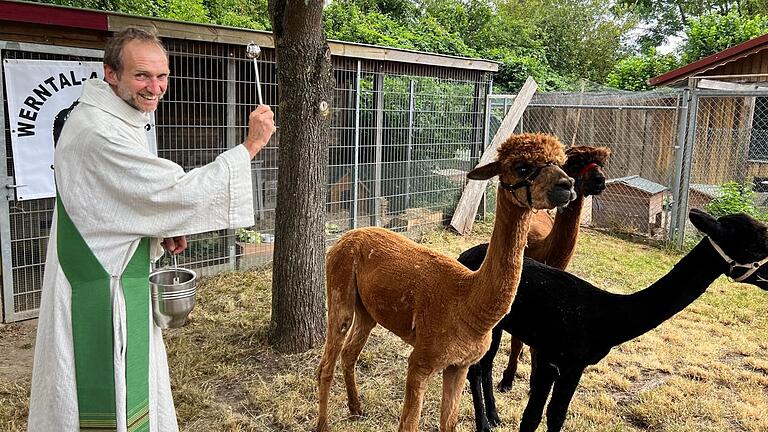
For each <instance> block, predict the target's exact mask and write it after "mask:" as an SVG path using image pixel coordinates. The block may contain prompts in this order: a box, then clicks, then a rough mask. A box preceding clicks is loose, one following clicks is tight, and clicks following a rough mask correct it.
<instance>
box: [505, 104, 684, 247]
mask: <svg viewBox="0 0 768 432" xmlns="http://www.w3.org/2000/svg"><path fill="white" fill-rule="evenodd" d="M681 95H682V94H681V92H680V91H668V92H646V93H634V92H614V93H594V92H593V93H544V94H536V95H535V96H534V98H533V100H532V101H531V103H530V104H529V105H528V107H527V109H526V110H525V112H524V114H523V117H522V119H521V121H520V123H519V124H518V126H517V128H516V129H515V131H516V132H542V133H550V134H553V135H555V136H557V137H558V138H559V139H560V140H561V141H562V142H563V144H565V145H566V147H570V146H573V145H588V146H593V147H598V146H604V147H608V148H610V149H611V156H610V158H609V159H608V161H607V163H606V165H605V167H604V170H605V174H606V178H607V182H606V186H607V187H606V190H605V191H604V192H603V193H602V194H601V195H600V196H597V197H594V198H592V199H591V200H589V199H588V201H587V202H586V203H585V206H584V210H583V217H582V220H583V221H584V222H585V223H587V224H591V225H593V226H596V227H601V228H607V229H612V230H620V231H630V232H635V233H641V234H644V235H649V236H654V237H661V238H663V237H664V236H665V235H666V233H667V232H668V230H669V228H670V218H669V203H670V199H671V198H670V189H671V183H672V177H673V176H672V174H673V165H674V164H673V160H674V149H675V146H676V145H677V141H678V134H677V132H676V131H677V130H678V128H679V122H680V121H681V119H680V109H679V107H680V104H681ZM513 100H514V96H509V95H492V96H491V99H490V101H491V104H490V106H491V109H490V115H491V117H490V133H491V134H494V133H495V132H496V130H497V129H498V127H499V124H500V122H501V119H502V118H503V116H504V114H505V113H506V112H507V111H508V109H509V107H511V105H512V101H513ZM491 136H492V135H491Z"/></svg>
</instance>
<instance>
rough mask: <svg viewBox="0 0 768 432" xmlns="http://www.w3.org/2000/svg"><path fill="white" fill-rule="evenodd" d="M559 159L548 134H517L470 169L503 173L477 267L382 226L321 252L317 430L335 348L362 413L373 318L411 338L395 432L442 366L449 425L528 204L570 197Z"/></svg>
mask: <svg viewBox="0 0 768 432" xmlns="http://www.w3.org/2000/svg"><path fill="white" fill-rule="evenodd" d="M564 159H565V155H564V153H563V146H562V144H561V143H560V142H559V141H558V140H557V139H556V138H554V137H552V136H550V135H538V134H526V135H515V136H512V137H510V138H509V139H507V141H506V142H504V143H503V144H502V145H501V146H500V147H499V151H498V157H497V160H496V161H495V162H492V163H490V164H487V165H484V166H482V167H479V168H476V169H474V170H472V171H471V172H470V173H469V174H468V175H467V176H468V177H469V178H471V179H475V180H486V179H489V178H491V177H493V176H496V175H498V176H499V180H500V186H499V189H498V193H497V204H496V222H495V225H494V229H493V234H492V235H491V242H490V246H489V250H488V257H487V259H486V260H485V261H484V262H483V265H482V267H481V268H480V269H479V270H478V271H477V272H472V271H469V270H467V269H466V268H465V267H464V266H462V265H461V264H459V263H458V261H456V260H455V259H453V258H450V257H448V256H445V255H442V254H439V253H436V252H434V251H431V250H429V249H427V248H426V247H423V246H421V245H418V244H416V243H414V242H412V241H411V240H409V239H407V238H406V237H404V236H402V235H399V234H395V233H393V232H390V231H387V230H384V229H381V228H361V229H356V230H352V231H350V232H348V233H347V234H345V235H344V236H342V237H341V238H340V239H339V241H338V243H337V244H336V245H334V247H333V248H331V250H330V251H329V252H328V255H327V257H326V272H327V275H326V283H327V290H328V337H327V340H326V342H325V350H324V352H323V356H322V359H321V361H320V366H319V368H318V387H319V398H320V404H319V412H318V421H317V430H318V431H319V432H322V431H326V430H328V393H329V391H330V385H331V380H332V379H333V370H334V367H335V365H336V360H337V358H338V356H339V354H341V358H342V360H341V362H342V368H343V371H344V381H345V384H346V388H347V398H348V400H349V409H350V411H351V412H352V414H353V415H360V414H362V409H361V406H360V400H359V397H358V391H357V385H356V383H355V364H356V362H357V358H358V356H359V355H360V351H361V350H362V348H363V346H364V345H365V343H366V341H367V340H368V335H369V334H370V332H371V330H372V329H373V328H374V327H375V326H376V324H381V325H382V326H383V327H385V328H386V329H388V330H390V331H391V332H392V333H394V334H396V335H397V336H399V337H400V338H401V339H402V340H403V341H405V342H406V343H408V344H410V345H412V346H413V351H412V352H411V355H410V357H409V358H408V375H407V379H406V391H405V401H404V403H403V411H402V414H401V416H400V426H399V428H398V430H399V431H417V430H418V425H419V417H420V414H421V406H422V401H423V397H424V392H425V390H426V387H427V380H428V378H430V377H431V376H432V375H434V374H435V373H436V372H439V371H442V372H443V396H442V406H441V415H440V430H441V431H453V430H454V429H455V426H456V422H457V418H458V404H459V397H460V395H461V391H462V389H463V387H464V381H465V379H466V375H467V369H468V367H469V365H471V364H473V363H475V362H477V361H478V360H479V359H480V357H481V356H482V355H483V354H484V353H485V352H486V350H487V349H488V347H489V344H490V340H491V335H490V331H491V329H492V328H493V327H494V326H495V325H496V323H497V322H498V321H499V320H500V319H501V318H502V317H503V316H504V315H505V314H506V313H507V312H508V311H509V308H510V305H511V304H512V299H513V297H514V295H515V291H516V290H517V285H518V283H519V280H520V273H521V271H522V260H523V248H524V247H525V238H526V235H527V233H528V228H529V224H530V218H531V215H532V214H533V209H540V208H554V207H556V206H562V205H565V204H567V203H568V202H569V201H570V200H571V199H573V198H575V193H574V191H573V180H572V179H571V178H569V177H568V176H567V175H566V174H565V173H564V172H563V171H562V170H561V169H560V168H558V165H562V164H563V162H564ZM345 341H346V342H345Z"/></svg>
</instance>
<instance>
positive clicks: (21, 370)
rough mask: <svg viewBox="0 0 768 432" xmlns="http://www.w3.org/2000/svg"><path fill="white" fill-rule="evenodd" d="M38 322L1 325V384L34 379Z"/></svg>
mask: <svg viewBox="0 0 768 432" xmlns="http://www.w3.org/2000/svg"><path fill="white" fill-rule="evenodd" d="M36 331H37V320H29V321H23V322H21V323H15V324H0V382H6V383H7V382H12V381H17V382H18V381H21V380H24V379H26V380H27V381H29V380H30V379H32V355H33V354H34V352H35V332H36Z"/></svg>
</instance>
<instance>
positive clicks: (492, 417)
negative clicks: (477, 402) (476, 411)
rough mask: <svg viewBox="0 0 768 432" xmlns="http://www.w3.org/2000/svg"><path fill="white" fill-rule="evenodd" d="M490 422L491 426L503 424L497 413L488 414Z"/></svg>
mask: <svg viewBox="0 0 768 432" xmlns="http://www.w3.org/2000/svg"><path fill="white" fill-rule="evenodd" d="M488 423H490V425H491V427H496V426H498V425H500V424H501V419H500V418H499V415H498V414H497V413H490V414H488Z"/></svg>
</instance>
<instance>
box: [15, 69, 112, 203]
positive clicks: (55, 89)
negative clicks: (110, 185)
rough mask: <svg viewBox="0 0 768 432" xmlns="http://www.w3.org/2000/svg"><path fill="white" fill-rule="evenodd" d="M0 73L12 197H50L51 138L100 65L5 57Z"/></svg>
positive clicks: (52, 189)
mask: <svg viewBox="0 0 768 432" xmlns="http://www.w3.org/2000/svg"><path fill="white" fill-rule="evenodd" d="M3 72H4V75H5V89H6V93H7V95H8V116H9V124H10V127H11V147H12V149H13V168H14V174H15V176H14V177H15V178H14V182H15V183H16V184H17V185H18V187H17V188H16V199H17V200H19V201H22V200H29V199H36V198H47V197H52V196H55V195H56V187H55V185H54V183H53V149H54V137H55V138H58V135H59V133H60V132H61V127H62V126H63V124H64V120H65V117H66V114H68V110H69V109H70V108H71V107H72V106H73V104H74V103H75V102H76V101H77V99H78V98H79V97H80V94H81V93H82V92H83V81H85V80H87V79H89V78H101V77H103V75H104V72H103V66H102V63H101V62H77V61H51V60H20V59H5V60H4V61H3ZM57 117H58V119H57Z"/></svg>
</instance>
